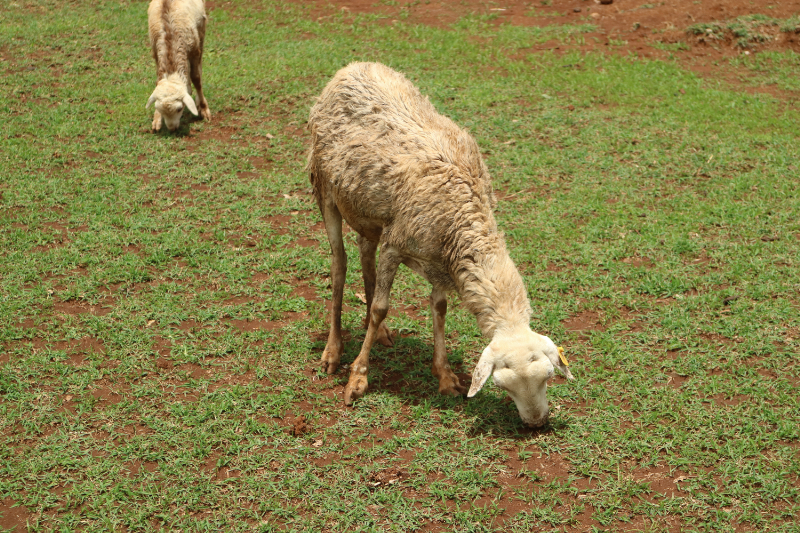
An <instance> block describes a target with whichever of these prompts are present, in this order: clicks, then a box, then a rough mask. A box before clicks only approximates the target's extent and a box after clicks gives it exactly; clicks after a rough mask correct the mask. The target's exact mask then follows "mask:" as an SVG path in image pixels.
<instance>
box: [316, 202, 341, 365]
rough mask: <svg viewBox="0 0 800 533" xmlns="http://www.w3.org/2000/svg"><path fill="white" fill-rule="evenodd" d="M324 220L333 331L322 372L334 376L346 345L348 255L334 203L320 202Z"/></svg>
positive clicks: (330, 333) (329, 338)
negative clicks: (344, 319) (344, 318)
mask: <svg viewBox="0 0 800 533" xmlns="http://www.w3.org/2000/svg"><path fill="white" fill-rule="evenodd" d="M320 204H321V205H320V207H321V208H322V218H323V219H324V221H325V230H326V231H327V232H328V241H330V244H331V252H332V255H333V257H332V259H331V287H332V289H333V301H332V304H331V314H330V320H331V329H330V332H329V333H328V343H327V344H326V345H325V351H324V352H322V360H321V362H322V370H323V371H324V372H327V373H328V374H333V373H334V372H336V369H337V368H338V367H339V361H340V360H341V358H342V351H343V350H344V343H343V342H342V297H343V296H344V281H345V275H346V274H347V255H346V254H345V251H344V241H343V240H342V215H341V213H339V209H338V208H337V207H336V205H335V204H333V202H329V201H327V200H323V201H322V202H320Z"/></svg>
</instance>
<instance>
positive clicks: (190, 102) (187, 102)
mask: <svg viewBox="0 0 800 533" xmlns="http://www.w3.org/2000/svg"><path fill="white" fill-rule="evenodd" d="M182 101H183V105H185V106H186V107H187V108H189V111H191V112H192V115H195V116H197V115H199V114H200V113H198V112H197V107H196V106H195V105H194V100H192V97H191V96H189V95H188V94H187V95H186V96H184V97H183V100H182Z"/></svg>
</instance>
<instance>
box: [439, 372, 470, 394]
mask: <svg viewBox="0 0 800 533" xmlns="http://www.w3.org/2000/svg"><path fill="white" fill-rule="evenodd" d="M439 394H444V395H445V396H464V395H466V394H467V388H466V387H465V386H464V385H462V384H461V381H460V380H459V379H458V376H456V375H455V374H453V375H452V376H447V377H445V378H443V379H441V380H439Z"/></svg>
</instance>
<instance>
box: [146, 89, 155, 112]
mask: <svg viewBox="0 0 800 533" xmlns="http://www.w3.org/2000/svg"><path fill="white" fill-rule="evenodd" d="M155 101H156V93H155V91H153V94H151V95H150V98H148V99H147V105H146V106H144V108H145V109H150V106H151V105H153V103H154V102H155Z"/></svg>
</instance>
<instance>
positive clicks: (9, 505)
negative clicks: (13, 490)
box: [0, 498, 33, 533]
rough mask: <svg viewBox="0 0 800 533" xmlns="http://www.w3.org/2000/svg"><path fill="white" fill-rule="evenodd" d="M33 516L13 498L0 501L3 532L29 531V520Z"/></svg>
mask: <svg viewBox="0 0 800 533" xmlns="http://www.w3.org/2000/svg"><path fill="white" fill-rule="evenodd" d="M32 517H33V515H32V514H31V513H30V512H28V509H27V508H26V507H25V506H24V505H21V504H19V503H17V502H15V501H14V500H12V499H11V498H5V499H4V500H0V528H2V529H3V531H14V532H18V533H22V532H23V531H28V520H30V519H31V518H32Z"/></svg>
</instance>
